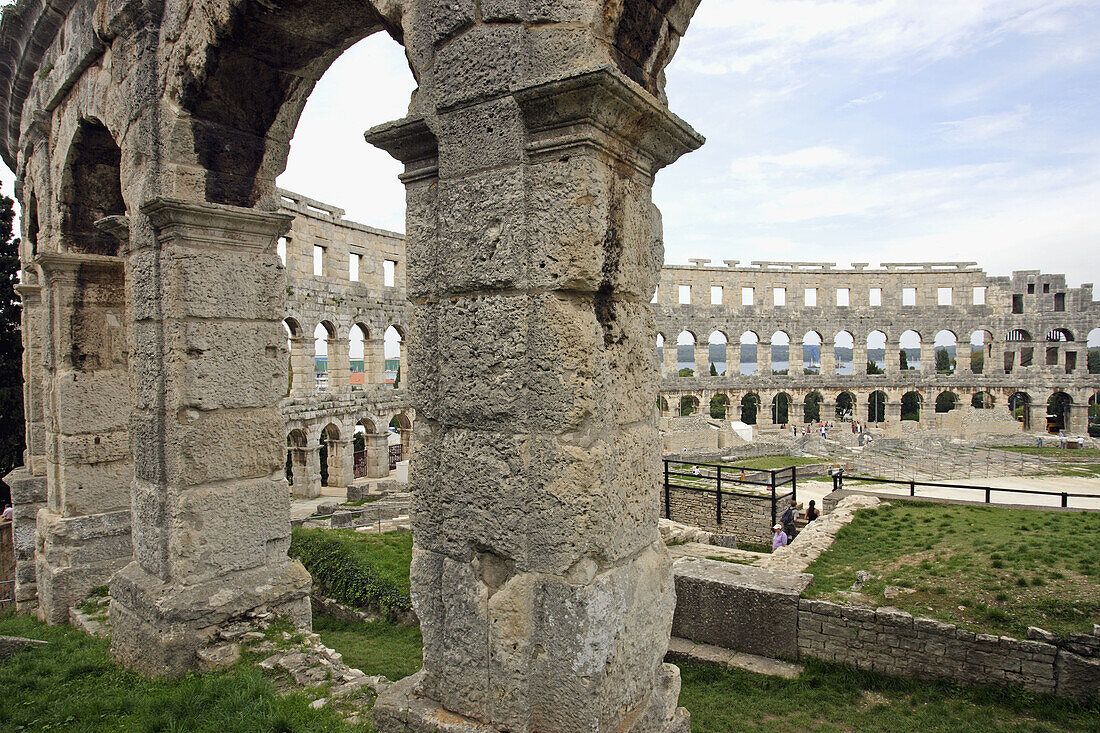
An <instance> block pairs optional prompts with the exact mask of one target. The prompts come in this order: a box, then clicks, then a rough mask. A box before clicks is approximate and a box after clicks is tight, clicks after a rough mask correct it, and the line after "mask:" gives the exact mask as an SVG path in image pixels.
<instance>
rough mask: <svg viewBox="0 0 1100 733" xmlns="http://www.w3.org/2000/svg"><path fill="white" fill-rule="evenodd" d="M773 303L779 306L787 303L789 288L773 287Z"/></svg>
mask: <svg viewBox="0 0 1100 733" xmlns="http://www.w3.org/2000/svg"><path fill="white" fill-rule="evenodd" d="M772 303H773V304H774V305H776V306H777V307H783V306H785V305H787V289H786V288H772Z"/></svg>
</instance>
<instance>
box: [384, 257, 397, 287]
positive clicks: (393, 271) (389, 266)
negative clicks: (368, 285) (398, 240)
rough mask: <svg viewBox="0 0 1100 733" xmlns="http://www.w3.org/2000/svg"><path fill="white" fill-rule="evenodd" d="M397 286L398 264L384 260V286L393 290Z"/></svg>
mask: <svg viewBox="0 0 1100 733" xmlns="http://www.w3.org/2000/svg"><path fill="white" fill-rule="evenodd" d="M396 284H397V262H395V261H394V260H382V285H384V286H385V287H387V288H392V287H394V286H395V285H396Z"/></svg>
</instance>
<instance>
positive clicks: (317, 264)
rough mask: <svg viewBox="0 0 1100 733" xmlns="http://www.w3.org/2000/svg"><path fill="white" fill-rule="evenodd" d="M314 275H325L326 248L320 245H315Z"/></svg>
mask: <svg viewBox="0 0 1100 733" xmlns="http://www.w3.org/2000/svg"><path fill="white" fill-rule="evenodd" d="M313 274H314V275H316V276H317V277H321V276H322V275H324V274H325V248H324V247H322V246H321V245H319V244H315V245H313Z"/></svg>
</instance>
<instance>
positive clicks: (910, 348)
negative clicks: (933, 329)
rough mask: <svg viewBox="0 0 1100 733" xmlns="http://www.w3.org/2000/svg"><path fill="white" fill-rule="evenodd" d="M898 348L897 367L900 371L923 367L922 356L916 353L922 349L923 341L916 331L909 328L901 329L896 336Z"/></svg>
mask: <svg viewBox="0 0 1100 733" xmlns="http://www.w3.org/2000/svg"><path fill="white" fill-rule="evenodd" d="M898 350H899V353H898V368H899V369H900V370H901V371H903V372H904V371H918V372H919V371H921V370H923V369H924V363H923V360H922V357H921V356H917V355H916V354H923V351H924V341H923V339H922V338H921V335H920V333H919V332H918V331H915V330H913V329H911V328H910V329H906V330H905V331H903V332H902V334H901V336H899V337H898ZM914 350H916V353H914ZM914 357H915V358H914Z"/></svg>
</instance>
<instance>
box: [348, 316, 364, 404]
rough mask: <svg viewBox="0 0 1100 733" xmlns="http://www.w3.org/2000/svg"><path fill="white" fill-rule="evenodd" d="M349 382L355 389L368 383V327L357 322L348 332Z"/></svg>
mask: <svg viewBox="0 0 1100 733" xmlns="http://www.w3.org/2000/svg"><path fill="white" fill-rule="evenodd" d="M348 367H349V372H350V373H349V375H348V383H349V384H350V385H351V386H352V388H353V389H356V388H357V389H362V388H363V387H365V386H366V384H367V329H366V326H361V325H359V324H358V323H356V324H355V325H354V326H352V327H351V330H350V331H349V332H348Z"/></svg>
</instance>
